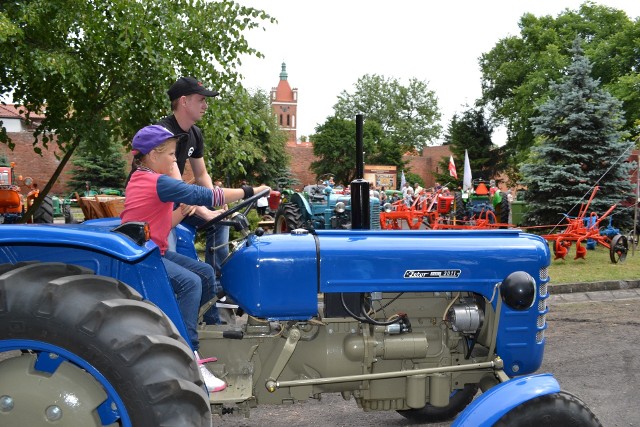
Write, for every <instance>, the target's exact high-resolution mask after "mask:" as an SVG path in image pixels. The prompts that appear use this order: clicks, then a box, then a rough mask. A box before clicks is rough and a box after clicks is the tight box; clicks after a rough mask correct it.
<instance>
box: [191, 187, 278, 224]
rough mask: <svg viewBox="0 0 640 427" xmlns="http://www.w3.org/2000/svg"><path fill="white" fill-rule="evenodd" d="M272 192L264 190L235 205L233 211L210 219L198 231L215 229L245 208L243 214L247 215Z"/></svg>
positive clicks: (228, 210)
mask: <svg viewBox="0 0 640 427" xmlns="http://www.w3.org/2000/svg"><path fill="white" fill-rule="evenodd" d="M270 192H271V189H269V188H267V189H266V190H262V191H261V192H259V193H257V194H254V195H253V196H251V197H249V198H248V199H244V200H242V201H240V203H238V204H237V205H235V206H234V207H232V208H231V209H227V210H226V211H224V212H222V213H221V214H220V215H218V216H216V217H215V218H212V219H210V220H209V221H207V222H205V223H204V224H202V225H201V226H199V227H198V230H206V229H207V228H210V227H213V226H214V225H216V224H218V223H219V222H221V221H222V220H223V219H225V218H227V217H229V216H231V215H233V214H235V213H236V212H239V211H241V210H242V209H243V208H245V207H246V209H245V211H244V212H243V214H245V215H246V213H247V212H249V211H250V210H251V208H252V207H253V205H254V204H255V203H256V202H257V201H258V199H259V198H261V197H264V196H266V195H267V194H269V193H270Z"/></svg>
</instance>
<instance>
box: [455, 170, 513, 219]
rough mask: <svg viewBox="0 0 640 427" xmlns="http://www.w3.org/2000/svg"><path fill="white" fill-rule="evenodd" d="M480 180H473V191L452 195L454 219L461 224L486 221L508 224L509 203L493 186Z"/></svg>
mask: <svg viewBox="0 0 640 427" xmlns="http://www.w3.org/2000/svg"><path fill="white" fill-rule="evenodd" d="M492 184H493V182H492V183H487V182H486V181H484V180H482V179H474V180H473V190H471V191H469V192H462V193H461V192H456V193H455V194H454V197H455V203H454V209H455V217H456V220H457V221H462V222H463V223H473V221H474V220H478V219H480V220H487V221H489V223H501V224H505V225H507V224H508V223H509V211H510V209H511V207H510V206H509V201H508V200H507V197H506V196H505V195H504V194H502V192H501V191H500V190H499V189H497V187H495V184H493V185H492Z"/></svg>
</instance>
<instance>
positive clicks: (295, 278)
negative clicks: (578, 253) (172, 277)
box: [222, 229, 550, 319]
mask: <svg viewBox="0 0 640 427" xmlns="http://www.w3.org/2000/svg"><path fill="white" fill-rule="evenodd" d="M549 263H550V255H549V249H548V246H547V244H546V242H545V241H544V240H543V239H542V238H540V237H538V236H535V235H531V234H527V233H524V232H522V231H521V230H517V229H508V230H469V231H460V230H447V231H444V230H443V231H440V230H438V231H372V230H318V231H317V232H315V233H313V234H311V233H307V232H304V233H302V234H295V233H293V234H276V235H263V236H261V237H257V236H254V235H252V236H251V237H250V238H249V239H247V240H246V241H245V242H244V244H243V245H241V246H240V247H239V248H237V249H236V251H235V252H234V253H233V254H232V255H231V257H230V258H229V259H228V260H227V262H226V263H225V264H224V266H223V275H222V286H223V288H224V289H225V291H226V292H227V293H228V294H229V295H230V296H231V297H232V298H233V299H234V300H235V301H236V302H237V303H238V304H239V305H240V306H241V307H242V308H243V309H244V310H245V311H247V312H248V313H249V314H251V315H253V316H257V317H265V318H271V319H309V318H311V317H313V316H316V315H317V313H318V298H317V294H318V293H319V292H321V293H343V292H344V293H349V292H455V291H472V292H476V293H479V294H482V295H484V296H485V297H486V298H487V299H491V296H492V294H493V292H494V288H495V285H496V284H497V283H499V282H501V281H502V280H503V279H504V278H505V277H507V276H508V275H509V274H510V273H513V272H514V271H525V272H527V273H528V274H530V275H531V276H532V277H533V278H535V280H536V283H537V285H540V284H541V283H546V281H548V279H547V277H546V267H547V266H548V265H549ZM541 277H542V278H541ZM494 303H495V301H494Z"/></svg>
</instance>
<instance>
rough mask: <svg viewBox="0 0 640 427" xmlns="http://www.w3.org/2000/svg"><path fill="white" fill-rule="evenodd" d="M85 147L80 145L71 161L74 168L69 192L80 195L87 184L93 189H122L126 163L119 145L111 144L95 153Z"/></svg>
mask: <svg viewBox="0 0 640 427" xmlns="http://www.w3.org/2000/svg"><path fill="white" fill-rule="evenodd" d="M85 145H86V144H85V143H83V144H81V145H80V147H79V150H78V152H77V154H76V155H75V157H74V158H73V160H72V163H73V165H74V166H75V168H74V169H72V170H71V176H72V178H71V179H70V180H69V183H68V187H69V190H70V191H72V192H73V191H77V192H79V193H80V194H82V191H84V190H85V188H86V183H87V182H88V183H89V185H90V187H91V188H95V189H100V188H115V189H124V186H125V181H126V179H127V174H126V173H125V167H126V166H127V162H126V161H125V159H124V156H123V155H122V154H123V151H124V149H123V148H122V147H121V146H120V145H119V144H116V143H111V144H109V145H108V146H107V147H106V148H105V149H103V150H101V151H99V152H95V151H91V150H89V149H86V148H85Z"/></svg>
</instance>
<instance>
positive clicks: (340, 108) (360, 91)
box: [333, 74, 441, 152]
mask: <svg viewBox="0 0 640 427" xmlns="http://www.w3.org/2000/svg"><path fill="white" fill-rule="evenodd" d="M333 108H334V111H335V116H336V117H337V118H340V119H347V120H353V119H355V116H356V114H359V113H362V114H364V115H365V117H366V118H367V120H368V121H370V120H375V121H377V122H378V123H379V124H380V126H381V127H382V130H383V131H384V133H385V135H386V136H387V138H388V139H389V141H390V142H392V143H393V144H395V145H398V146H399V147H401V151H402V152H407V151H413V150H421V149H422V148H423V147H425V146H427V145H429V143H430V142H432V141H434V140H435V139H437V138H438V136H439V135H440V131H441V128H440V125H439V124H438V121H439V120H440V113H439V111H438V99H437V97H436V95H435V93H434V92H433V91H431V90H429V89H428V87H427V83H426V82H423V81H420V80H417V79H415V78H412V79H410V80H409V84H408V85H407V86H403V85H401V84H400V82H399V81H398V80H397V79H390V78H386V77H384V76H380V75H376V74H373V75H369V74H365V75H364V76H363V77H361V78H359V79H358V81H357V82H356V84H355V92H354V93H353V94H349V93H348V92H346V91H342V92H341V94H340V95H339V96H338V102H337V103H336V105H334V107H333Z"/></svg>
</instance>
